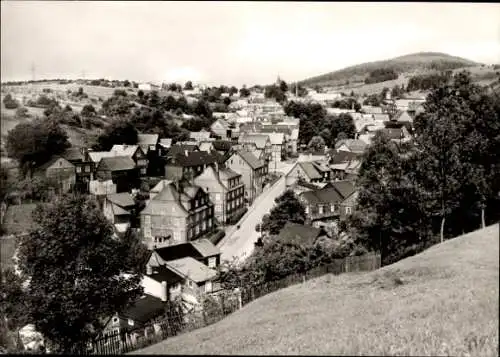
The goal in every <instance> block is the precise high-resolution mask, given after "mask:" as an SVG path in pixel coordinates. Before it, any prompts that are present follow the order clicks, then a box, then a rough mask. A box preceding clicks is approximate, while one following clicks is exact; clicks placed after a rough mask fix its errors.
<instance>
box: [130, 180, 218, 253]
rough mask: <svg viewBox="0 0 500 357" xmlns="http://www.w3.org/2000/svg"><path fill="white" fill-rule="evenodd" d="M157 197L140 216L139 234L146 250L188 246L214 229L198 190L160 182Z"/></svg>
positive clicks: (209, 206)
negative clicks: (178, 245) (146, 247)
mask: <svg viewBox="0 0 500 357" xmlns="http://www.w3.org/2000/svg"><path fill="white" fill-rule="evenodd" d="M158 186H161V187H158V189H156V191H158V193H157V194H154V195H153V197H152V198H151V199H150V200H149V202H148V203H147V204H146V207H145V208H144V209H143V210H142V212H141V213H140V216H141V218H140V219H141V232H142V235H143V238H144V242H145V243H146V244H147V245H148V246H150V247H158V248H159V247H164V246H169V245H173V244H180V243H185V242H189V241H192V240H195V239H198V238H200V237H202V236H203V235H205V234H207V233H210V232H212V231H213V229H214V205H213V203H212V202H211V200H210V196H209V195H208V194H207V193H206V192H205V191H204V190H203V189H202V188H201V187H199V186H195V185H192V184H190V183H188V182H185V181H183V182H179V181H176V182H169V181H166V180H165V181H160V183H158Z"/></svg>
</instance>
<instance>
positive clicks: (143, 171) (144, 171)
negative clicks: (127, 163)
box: [141, 167, 146, 175]
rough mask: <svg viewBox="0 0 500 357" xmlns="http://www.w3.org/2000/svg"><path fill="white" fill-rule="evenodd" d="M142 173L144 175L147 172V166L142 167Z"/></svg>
mask: <svg viewBox="0 0 500 357" xmlns="http://www.w3.org/2000/svg"><path fill="white" fill-rule="evenodd" d="M141 174H143V175H145V174H146V168H145V167H143V168H141Z"/></svg>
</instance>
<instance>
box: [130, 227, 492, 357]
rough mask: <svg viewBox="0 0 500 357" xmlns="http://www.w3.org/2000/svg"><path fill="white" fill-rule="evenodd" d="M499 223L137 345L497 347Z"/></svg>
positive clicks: (281, 349)
mask: <svg viewBox="0 0 500 357" xmlns="http://www.w3.org/2000/svg"><path fill="white" fill-rule="evenodd" d="M498 246H499V229H498V224H496V225H494V226H490V227H487V228H486V229H483V230H479V231H476V232H473V233H470V234H467V235H465V236H462V237H458V238H455V239H452V240H449V241H446V242H444V243H442V244H438V245H436V246H434V247H431V248H430V249H428V250H426V251H425V252H423V253H421V254H418V255H416V256H413V257H410V258H407V259H404V260H402V261H399V262H397V263H395V264H393V265H390V266H386V267H383V268H381V269H379V270H377V271H374V272H370V273H349V274H343V275H339V276H333V275H326V276H323V277H320V278H318V279H314V280H310V281H308V282H306V283H304V284H300V285H295V286H291V287H289V288H286V289H283V290H280V291H278V292H275V293H272V294H269V295H266V296H264V297H262V298H260V299H257V300H255V301H254V302H252V303H250V304H248V305H246V306H244V307H243V308H242V309H241V310H239V311H237V312H235V313H234V314H232V315H229V316H228V317H227V318H226V319H224V320H222V321H220V322H218V323H216V324H214V325H211V326H208V327H205V328H202V329H199V330H196V331H193V332H190V333H187V334H184V335H180V336H176V337H173V338H170V339H168V340H166V341H163V342H161V343H159V344H157V345H153V346H150V347H148V348H145V349H143V350H140V351H136V352H134V354H136V353H139V354H280V355H281V354H316V355H325V354H327V355H332V354H333V355H433V356H449V355H454V356H498V327H499V326H498V295H499V280H498V279H499V264H498V253H499V250H498Z"/></svg>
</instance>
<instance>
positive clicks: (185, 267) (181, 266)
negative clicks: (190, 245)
mask: <svg viewBox="0 0 500 357" xmlns="http://www.w3.org/2000/svg"><path fill="white" fill-rule="evenodd" d="M166 266H167V268H169V269H171V270H172V271H174V272H175V273H177V274H181V275H182V276H183V277H186V278H189V279H191V280H193V281H194V282H196V283H201V282H205V281H208V280H211V279H213V278H215V277H216V276H217V272H216V271H215V270H214V269H210V268H209V267H207V266H206V265H205V264H203V263H200V262H199V261H197V260H196V259H194V258H192V257H185V258H180V259H176V260H172V261H169V262H167V263H166Z"/></svg>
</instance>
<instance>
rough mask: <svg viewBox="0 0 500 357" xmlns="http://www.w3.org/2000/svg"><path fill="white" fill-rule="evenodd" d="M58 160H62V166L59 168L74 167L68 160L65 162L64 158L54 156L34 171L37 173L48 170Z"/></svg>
mask: <svg viewBox="0 0 500 357" xmlns="http://www.w3.org/2000/svg"><path fill="white" fill-rule="evenodd" d="M58 160H62V162H63V164H64V166H61V167H63V168H68V167H74V166H75V165H73V164H72V163H71V162H69V161H68V160H66V159H65V158H63V157H61V156H58V155H54V156H52V157H51V158H50V159H49V161H47V162H46V163H44V164H43V165H41V166H38V167H37V169H36V170H37V171H45V170H47V169H48V168H50V167H51V166H52V165H54V164H55V163H56V162H57V161H58Z"/></svg>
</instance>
